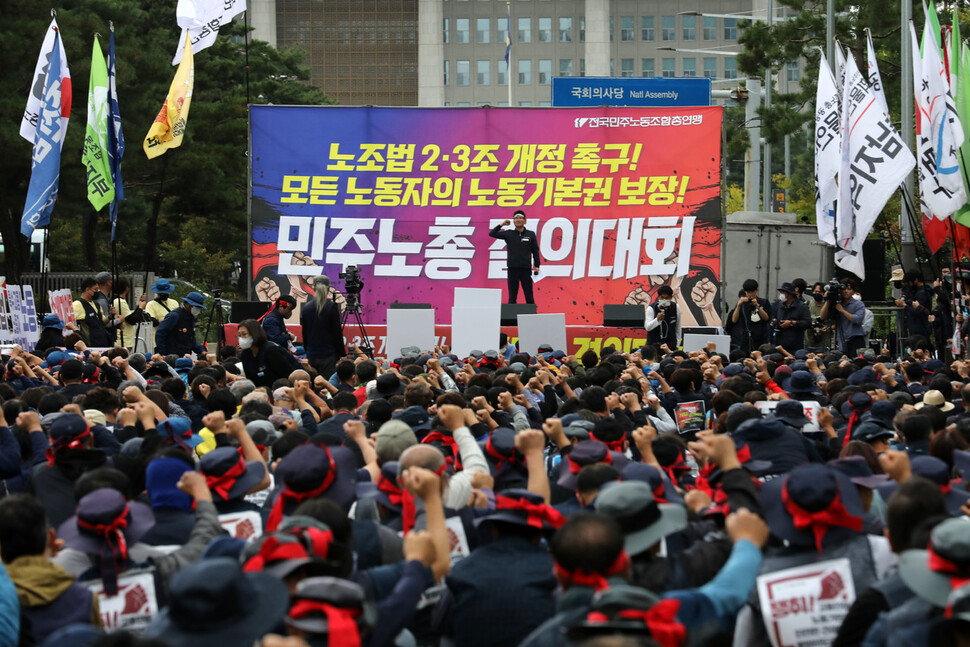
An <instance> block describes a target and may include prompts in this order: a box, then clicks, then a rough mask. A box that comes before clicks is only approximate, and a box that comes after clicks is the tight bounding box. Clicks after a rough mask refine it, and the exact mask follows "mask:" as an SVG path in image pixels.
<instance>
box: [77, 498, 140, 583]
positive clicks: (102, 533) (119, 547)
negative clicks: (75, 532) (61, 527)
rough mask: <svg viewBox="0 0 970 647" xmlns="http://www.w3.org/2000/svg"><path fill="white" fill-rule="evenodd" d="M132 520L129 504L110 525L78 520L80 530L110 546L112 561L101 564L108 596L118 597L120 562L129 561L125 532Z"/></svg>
mask: <svg viewBox="0 0 970 647" xmlns="http://www.w3.org/2000/svg"><path fill="white" fill-rule="evenodd" d="M130 518H131V510H129V509H128V505H127V504H125V507H124V509H123V510H122V511H121V512H120V513H119V514H118V516H117V517H115V518H114V519H112V520H111V522H110V523H91V522H89V521H85V520H84V519H82V518H81V517H78V518H77V526H78V528H83V529H84V530H87V531H89V532H92V533H94V534H95V535H97V536H98V537H101V538H103V539H104V540H105V543H107V545H108V550H109V551H111V560H105V559H102V562H101V573H102V578H101V579H102V583H103V584H104V590H105V593H107V594H108V595H117V593H118V570H119V568H118V566H119V561H120V562H125V561H127V560H128V541H127V540H126V539H125V533H124V532H123V531H124V529H125V528H127V527H128V520H129V519H130ZM102 552H103V549H102ZM102 557H103V555H102Z"/></svg>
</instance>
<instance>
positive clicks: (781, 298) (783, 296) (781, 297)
mask: <svg viewBox="0 0 970 647" xmlns="http://www.w3.org/2000/svg"><path fill="white" fill-rule="evenodd" d="M787 299H788V294H787V293H786V292H779V293H778V300H779V301H785V300H787Z"/></svg>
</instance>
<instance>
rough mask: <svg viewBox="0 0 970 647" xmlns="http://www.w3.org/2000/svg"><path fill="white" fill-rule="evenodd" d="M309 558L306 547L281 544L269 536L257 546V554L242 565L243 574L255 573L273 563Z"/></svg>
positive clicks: (288, 543)
mask: <svg viewBox="0 0 970 647" xmlns="http://www.w3.org/2000/svg"><path fill="white" fill-rule="evenodd" d="M309 557H310V556H309V555H308V554H307V550H306V546H304V545H303V544H301V543H300V542H298V541H287V542H281V541H280V540H279V538H278V537H276V536H274V535H269V536H267V537H266V539H264V540H263V541H262V542H261V543H260V544H259V552H258V553H256V554H255V555H253V556H252V557H250V558H249V559H248V560H247V561H246V563H245V564H244V565H243V572H245V573H256V572H258V571H262V570H263V569H265V568H266V566H267V565H269V564H272V563H274V562H282V561H286V560H291V559H308V558H309Z"/></svg>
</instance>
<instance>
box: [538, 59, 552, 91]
mask: <svg viewBox="0 0 970 647" xmlns="http://www.w3.org/2000/svg"><path fill="white" fill-rule="evenodd" d="M551 78H552V59H540V60H539V85H549V83H550V81H549V79H551Z"/></svg>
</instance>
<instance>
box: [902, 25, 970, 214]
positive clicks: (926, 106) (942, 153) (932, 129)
mask: <svg viewBox="0 0 970 647" xmlns="http://www.w3.org/2000/svg"><path fill="white" fill-rule="evenodd" d="M929 24H930V20H929V18H927V24H926V25H925V26H924V29H923V48H922V49H923V55H922V57H920V56H919V50H918V49H916V48H915V47H914V52H913V59H914V60H913V66H914V72H913V74H914V82H915V88H914V89H915V93H914V94H915V99H916V122H917V137H916V141H917V152H918V160H917V161H918V164H917V169H918V172H919V185H920V192H921V194H922V200H923V202H924V203H926V208H927V213H929V214H932V216H933V217H935V218H937V219H939V220H945V219H946V218H949V217H950V216H951V215H953V214H954V213H956V211H957V210H958V209H959V208H960V207H962V206H963V205H964V204H965V203H966V202H967V194H966V191H965V190H964V187H963V179H962V177H961V174H960V161H959V148H960V143H962V142H963V139H964V136H963V127H962V126H961V124H960V119H959V118H958V117H957V112H956V106H955V105H954V103H953V97H952V96H951V95H950V87H949V82H948V81H947V76H946V71H945V70H944V68H943V61H942V59H941V58H940V50H939V48H938V46H937V40H936V39H935V38H934V37H933V34H932V32H931V30H930V26H929ZM910 30H911V31H910V35H911V38H912V39H913V41H914V45H915V39H916V30H915V28H914V27H913V26H912V23H910ZM918 59H921V60H919V63H920V68H919V70H920V71H919V77H918V78H916V63H917V60H918Z"/></svg>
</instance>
